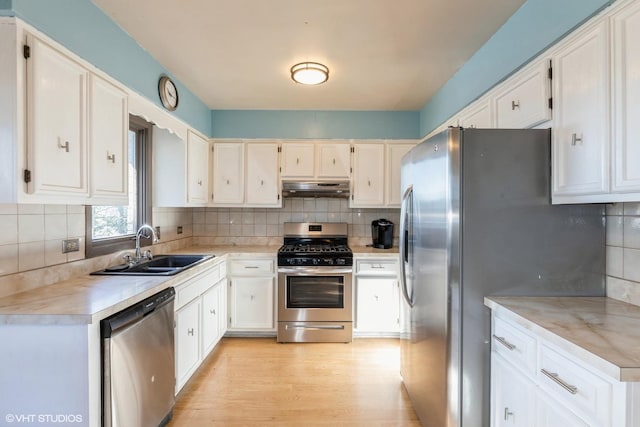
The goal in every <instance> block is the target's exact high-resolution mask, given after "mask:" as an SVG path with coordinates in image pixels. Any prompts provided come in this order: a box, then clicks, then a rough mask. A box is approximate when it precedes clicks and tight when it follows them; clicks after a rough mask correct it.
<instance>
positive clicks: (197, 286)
mask: <svg viewBox="0 0 640 427" xmlns="http://www.w3.org/2000/svg"><path fill="white" fill-rule="evenodd" d="M219 276H220V269H219V266H217V265H216V266H214V267H212V268H211V270H209V271H207V272H205V273H203V274H201V275H199V276H196V277H193V278H191V279H189V280H187V281H186V282H184V283H182V284H181V285H178V286H176V302H175V309H176V310H178V309H179V308H180V307H182V306H183V305H185V304H187V303H188V302H189V301H192V300H193V299H194V298H197V297H198V296H200V295H201V294H203V293H204V292H205V291H206V290H207V289H209V288H210V287H211V286H213V285H215V284H216V283H217V282H218V278H219Z"/></svg>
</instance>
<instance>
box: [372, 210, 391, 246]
mask: <svg viewBox="0 0 640 427" xmlns="http://www.w3.org/2000/svg"><path fill="white" fill-rule="evenodd" d="M371 239H372V240H373V247H374V248H378V249H389V248H390V247H392V246H393V223H392V222H391V221H389V220H388V219H384V218H380V219H376V220H374V221H371Z"/></svg>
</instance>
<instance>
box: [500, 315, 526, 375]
mask: <svg viewBox="0 0 640 427" xmlns="http://www.w3.org/2000/svg"><path fill="white" fill-rule="evenodd" d="M491 338H492V339H491V343H492V344H491V347H492V350H493V351H495V352H496V353H498V354H500V355H502V357H504V358H505V359H506V360H508V361H509V362H511V363H512V364H513V366H515V367H516V368H518V369H520V370H522V372H524V373H525V374H527V375H530V376H535V372H536V338H535V337H534V336H532V335H530V334H529V333H528V332H526V331H525V330H524V329H522V328H520V327H518V326H516V325H514V324H512V323H507V322H506V321H504V320H502V319H500V318H499V317H494V320H493V335H492V337H491Z"/></svg>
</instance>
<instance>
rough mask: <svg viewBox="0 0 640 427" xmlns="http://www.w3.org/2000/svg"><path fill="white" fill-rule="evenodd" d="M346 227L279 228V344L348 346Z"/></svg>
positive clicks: (348, 253)
mask: <svg viewBox="0 0 640 427" xmlns="http://www.w3.org/2000/svg"><path fill="white" fill-rule="evenodd" d="M347 227H348V226H347V224H346V223H307V222H304V223H293V222H287V223H285V224H284V244H283V246H282V247H281V248H280V250H279V251H278V342H351V340H352V335H353V327H352V324H353V308H352V300H353V299H352V298H353V287H352V283H351V273H352V268H353V267H352V266H353V253H352V252H351V249H350V248H349V246H348V244H347V237H348V228H347Z"/></svg>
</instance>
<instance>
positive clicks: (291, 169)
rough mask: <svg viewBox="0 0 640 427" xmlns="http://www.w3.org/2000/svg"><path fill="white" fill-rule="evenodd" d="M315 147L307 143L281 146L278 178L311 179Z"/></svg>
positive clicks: (313, 172)
mask: <svg viewBox="0 0 640 427" xmlns="http://www.w3.org/2000/svg"><path fill="white" fill-rule="evenodd" d="M314 153H315V145H314V144H313V143H312V142H307V143H302V142H301V143H285V144H282V157H281V158H280V176H281V177H283V178H312V177H313V176H314V175H315V171H314V170H313V166H314Z"/></svg>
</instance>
